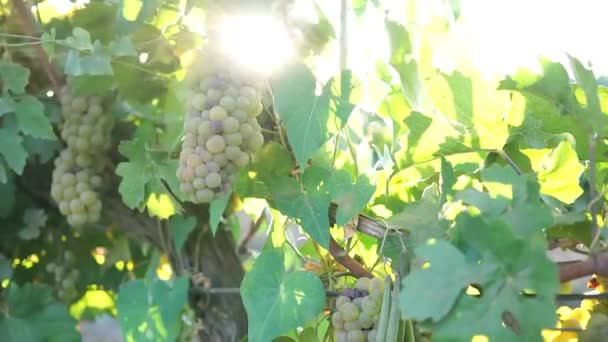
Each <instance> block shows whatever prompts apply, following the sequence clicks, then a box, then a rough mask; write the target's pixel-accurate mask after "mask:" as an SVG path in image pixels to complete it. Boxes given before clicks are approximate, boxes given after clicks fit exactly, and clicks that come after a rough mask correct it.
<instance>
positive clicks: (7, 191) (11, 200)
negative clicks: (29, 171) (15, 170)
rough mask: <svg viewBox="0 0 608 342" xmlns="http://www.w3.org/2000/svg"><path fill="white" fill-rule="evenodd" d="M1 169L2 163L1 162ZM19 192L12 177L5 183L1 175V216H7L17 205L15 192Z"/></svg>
mask: <svg viewBox="0 0 608 342" xmlns="http://www.w3.org/2000/svg"><path fill="white" fill-rule="evenodd" d="M0 169H2V164H1V163H0ZM16 193H17V191H16V188H15V183H13V180H12V179H10V180H9V179H7V181H5V182H4V183H3V182H2V179H1V177H0V198H2V201H0V218H7V217H9V216H10V214H11V213H12V212H13V208H14V207H15V194H16Z"/></svg>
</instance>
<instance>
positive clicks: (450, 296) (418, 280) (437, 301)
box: [400, 240, 494, 322]
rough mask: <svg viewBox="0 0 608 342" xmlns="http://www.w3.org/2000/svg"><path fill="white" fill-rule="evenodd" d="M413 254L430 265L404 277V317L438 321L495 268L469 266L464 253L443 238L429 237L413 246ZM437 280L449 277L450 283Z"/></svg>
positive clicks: (402, 293)
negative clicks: (464, 291) (416, 246)
mask: <svg viewBox="0 0 608 342" xmlns="http://www.w3.org/2000/svg"><path fill="white" fill-rule="evenodd" d="M416 256H417V257H418V258H420V259H422V260H424V261H425V262H428V263H429V264H430V265H429V266H428V267H426V268H424V269H421V270H418V271H415V272H412V273H411V274H410V275H408V276H406V277H405V278H403V281H402V288H401V294H400V305H401V309H402V311H403V313H404V315H405V317H406V318H414V319H417V320H420V321H424V320H426V319H431V320H433V321H434V322H437V321H440V320H441V319H442V318H443V317H445V315H447V314H448V312H449V311H450V310H451V309H452V307H453V306H454V304H455V303H456V301H457V300H458V298H459V297H460V296H461V295H462V292H463V290H464V289H465V288H467V287H468V286H469V285H470V284H473V283H479V282H481V280H482V279H483V277H484V276H485V275H486V274H488V273H491V272H492V271H493V270H494V269H493V267H488V266H487V265H468V264H467V262H466V260H465V257H464V255H463V254H462V253H461V252H460V251H459V250H458V249H457V248H456V247H454V246H452V245H451V244H450V243H449V242H447V241H443V240H430V241H428V242H427V243H426V244H424V245H422V246H420V247H418V248H416ZM439 279H449V286H446V284H445V283H442V282H441V281H439Z"/></svg>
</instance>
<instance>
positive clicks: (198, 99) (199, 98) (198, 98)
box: [191, 93, 207, 110]
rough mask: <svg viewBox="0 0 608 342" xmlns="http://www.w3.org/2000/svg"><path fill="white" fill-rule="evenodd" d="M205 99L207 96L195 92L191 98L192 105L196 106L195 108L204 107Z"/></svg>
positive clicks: (200, 108) (201, 108)
mask: <svg viewBox="0 0 608 342" xmlns="http://www.w3.org/2000/svg"><path fill="white" fill-rule="evenodd" d="M206 99H207V97H206V96H205V95H204V94H201V93H196V94H195V95H194V96H193V97H192V100H191V104H192V107H194V108H196V109H197V110H203V109H205V102H206Z"/></svg>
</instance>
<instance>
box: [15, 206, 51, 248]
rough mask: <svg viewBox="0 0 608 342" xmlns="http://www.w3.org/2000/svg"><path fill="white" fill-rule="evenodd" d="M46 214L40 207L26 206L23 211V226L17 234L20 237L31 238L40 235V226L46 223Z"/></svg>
mask: <svg viewBox="0 0 608 342" xmlns="http://www.w3.org/2000/svg"><path fill="white" fill-rule="evenodd" d="M46 220H47V215H46V213H45V212H44V210H42V209H34V208H28V209H26V210H25V212H24V213H23V224H24V227H23V228H22V229H21V230H20V231H19V233H18V235H19V237H20V238H21V239H24V240H32V239H35V238H37V237H38V236H40V228H42V227H44V226H45V225H46Z"/></svg>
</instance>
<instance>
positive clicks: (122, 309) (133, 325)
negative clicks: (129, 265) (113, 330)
mask: <svg viewBox="0 0 608 342" xmlns="http://www.w3.org/2000/svg"><path fill="white" fill-rule="evenodd" d="M188 286H189V283H188V278H185V277H179V278H175V279H173V280H172V281H171V282H164V281H161V280H159V279H137V280H133V281H130V282H128V283H125V284H123V285H122V286H121V287H120V291H119V293H118V299H117V301H116V309H117V310H118V319H119V322H120V326H121V328H122V331H123V333H124V335H125V338H126V339H128V340H133V341H140V340H142V339H146V336H156V337H158V338H159V339H162V340H163V341H174V340H175V339H176V337H177V335H178V333H179V327H180V324H181V316H180V315H179V313H180V312H181V311H182V310H183V308H184V306H185V305H186V301H187V295H188ZM142 325H144V326H145V329H140V327H141V326H142Z"/></svg>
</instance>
